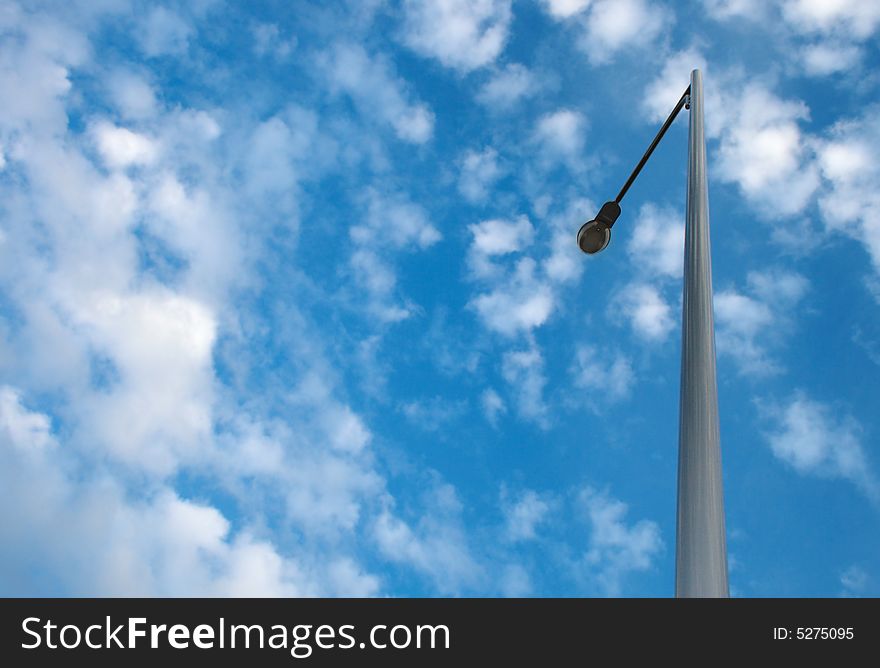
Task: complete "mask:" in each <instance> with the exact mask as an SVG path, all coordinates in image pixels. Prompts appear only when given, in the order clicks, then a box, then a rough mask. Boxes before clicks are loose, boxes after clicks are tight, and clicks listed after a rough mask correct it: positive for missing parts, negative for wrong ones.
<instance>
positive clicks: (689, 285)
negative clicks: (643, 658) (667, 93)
mask: <svg viewBox="0 0 880 668" xmlns="http://www.w3.org/2000/svg"><path fill="white" fill-rule="evenodd" d="M690 112H691V116H690V129H689V134H688V184H687V222H686V227H685V250H684V306H683V311H682V330H681V396H680V401H681V404H680V418H679V437H678V517H677V524H678V526H677V535H676V555H675V595H676V596H679V597H726V596H728V595H729V592H728V585H727V544H726V539H725V532H724V499H723V494H722V489H721V442H720V441H721V439H720V436H719V430H718V387H717V384H716V380H715V325H714V318H713V315H712V258H711V250H710V245H709V194H708V184H707V180H706V141H705V137H704V135H703V79H702V76H701V74H700V71H699V70H694V71H693V72H692V73H691V92H690Z"/></svg>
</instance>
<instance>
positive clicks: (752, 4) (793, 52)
mask: <svg viewBox="0 0 880 668" xmlns="http://www.w3.org/2000/svg"><path fill="white" fill-rule="evenodd" d="M703 4H704V6H705V7H706V10H707V12H708V13H709V15H710V16H711V17H712V18H714V19H717V20H727V19H730V18H732V17H738V18H742V19H746V20H749V21H751V22H752V23H754V24H756V28H755V29H758V30H760V29H764V28H768V27H770V26H772V33H773V40H774V42H775V43H777V44H778V45H779V53H780V56H781V57H783V58H786V59H788V60H790V62H791V64H792V65H793V66H794V67H797V68H802V69H803V71H804V72H805V73H806V74H807V75H810V76H828V75H830V74H836V73H840V72H846V71H847V70H849V69H851V68H856V67H858V66H859V65H860V64H861V61H862V58H863V56H864V51H863V49H862V48H861V46H860V45H861V43H863V42H865V41H866V40H868V39H869V38H870V37H871V36H873V35H874V34H875V33H876V31H877V28H878V26H880V7H878V5H877V3H874V2H863V1H862V0H774V1H773V2H757V0H703Z"/></svg>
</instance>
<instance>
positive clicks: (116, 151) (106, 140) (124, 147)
mask: <svg viewBox="0 0 880 668" xmlns="http://www.w3.org/2000/svg"><path fill="white" fill-rule="evenodd" d="M92 134H93V135H94V137H95V144H96V145H97V148H98V151H99V152H100V154H101V157H102V158H103V159H104V162H105V164H106V165H107V166H108V167H111V168H117V169H118V168H125V167H130V166H132V165H151V164H153V163H155V162H156V159H157V157H158V154H159V149H158V147H157V146H156V142H154V141H153V140H151V139H150V138H149V137H146V136H144V135H142V134H138V133H136V132H132V131H131V130H129V129H128V128H122V127H117V126H115V125H112V124H110V123H106V122H100V123H97V124H95V125H94V126H93V128H92Z"/></svg>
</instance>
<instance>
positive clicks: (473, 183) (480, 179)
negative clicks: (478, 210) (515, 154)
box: [458, 147, 503, 203]
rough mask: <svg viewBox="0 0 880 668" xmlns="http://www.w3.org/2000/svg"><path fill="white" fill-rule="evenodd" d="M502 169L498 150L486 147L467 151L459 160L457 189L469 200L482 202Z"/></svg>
mask: <svg viewBox="0 0 880 668" xmlns="http://www.w3.org/2000/svg"><path fill="white" fill-rule="evenodd" d="M502 174H503V170H502V168H501V166H500V165H499V164H498V151H496V150H495V149H494V148H492V147H487V148H486V149H484V150H482V151H473V150H470V151H467V152H465V154H464V157H463V159H462V161H461V172H460V173H459V175H458V191H459V192H460V193H461V194H462V195H464V197H465V199H466V200H468V201H469V202H475V203H476V202H483V201H485V200H486V198H487V197H488V196H489V193H490V190H491V188H492V185H493V184H494V183H495V181H497V180H498V179H499V178H500V177H501V175H502Z"/></svg>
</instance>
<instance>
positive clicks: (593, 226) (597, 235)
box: [577, 202, 620, 255]
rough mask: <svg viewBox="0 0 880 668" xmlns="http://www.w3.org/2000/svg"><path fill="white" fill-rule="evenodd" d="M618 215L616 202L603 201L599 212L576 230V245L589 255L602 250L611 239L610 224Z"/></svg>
mask: <svg viewBox="0 0 880 668" xmlns="http://www.w3.org/2000/svg"><path fill="white" fill-rule="evenodd" d="M618 216H620V205H619V204H618V203H617V202H605V204H603V205H602V208H601V209H599V213H598V214H596V217H595V218H594V219H593V220H590V221H588V222H586V223H584V224H583V225H581V229H580V230H578V234H577V242H578V247H579V248H580V249H581V250H582V251H583V252H584V253H587V254H589V255H593V254H594V253H598V252H599V251H601V250H604V249H605V247H606V246H607V245H608V243H609V242H610V241H611V226H612V225H614V221H616V220H617V218H618Z"/></svg>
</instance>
